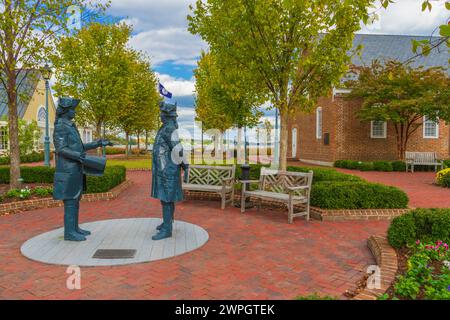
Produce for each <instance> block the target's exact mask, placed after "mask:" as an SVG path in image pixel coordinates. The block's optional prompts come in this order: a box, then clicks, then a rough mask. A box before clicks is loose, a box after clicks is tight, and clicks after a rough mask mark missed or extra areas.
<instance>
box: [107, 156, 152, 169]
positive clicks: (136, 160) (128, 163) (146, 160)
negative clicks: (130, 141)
mask: <svg viewBox="0 0 450 320" xmlns="http://www.w3.org/2000/svg"><path fill="white" fill-rule="evenodd" d="M107 165H108V166H125V168H127V169H151V168H152V159H151V158H150V157H130V159H109V160H108V162H107Z"/></svg>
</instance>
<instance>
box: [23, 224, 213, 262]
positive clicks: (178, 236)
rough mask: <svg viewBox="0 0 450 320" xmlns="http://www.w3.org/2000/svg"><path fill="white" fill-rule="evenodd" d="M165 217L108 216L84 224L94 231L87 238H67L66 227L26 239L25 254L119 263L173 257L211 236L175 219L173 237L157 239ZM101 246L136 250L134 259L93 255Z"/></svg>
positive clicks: (54, 259) (57, 259) (37, 258)
mask: <svg viewBox="0 0 450 320" xmlns="http://www.w3.org/2000/svg"><path fill="white" fill-rule="evenodd" d="M161 222H162V220H161V219H120V220H105V221H98V222H92V223H86V224H83V225H80V227H81V228H83V229H86V230H89V231H91V232H92V235H91V236H89V237H87V241H83V242H71V241H64V240H63V235H64V230H63V228H61V229H58V230H54V231H50V232H47V233H44V234H41V235H39V236H37V237H34V238H32V239H30V240H28V241H27V242H25V243H24V244H23V246H22V248H21V252H22V254H23V255H24V256H25V257H27V258H29V259H31V260H34V261H39V262H43V263H48V264H56V265H77V266H80V267H82V266H84V267H92V266H116V265H126V264H135V263H142V262H149V261H155V260H161V259H167V258H172V257H175V256H178V255H181V254H184V253H187V252H190V251H193V250H195V249H198V248H200V247H201V246H203V245H204V244H205V243H206V242H207V241H208V239H209V236H208V233H207V232H206V231H205V230H204V229H203V228H201V227H199V226H196V225H193V224H190V223H186V222H183V221H175V222H174V228H173V233H172V238H169V239H164V240H161V241H153V240H152V236H153V235H155V234H156V233H157V231H156V227H157V226H158V225H159V224H160V223H161ZM97 250H136V252H135V255H134V258H131V259H123V258H122V259H120V258H119V259H98V258H93V256H94V254H95V253H96V252H97Z"/></svg>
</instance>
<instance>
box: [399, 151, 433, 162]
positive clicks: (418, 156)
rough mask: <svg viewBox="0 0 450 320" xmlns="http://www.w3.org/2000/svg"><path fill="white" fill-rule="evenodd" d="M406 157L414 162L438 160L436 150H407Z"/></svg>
mask: <svg viewBox="0 0 450 320" xmlns="http://www.w3.org/2000/svg"><path fill="white" fill-rule="evenodd" d="M406 159H407V160H413V161H414V163H434V162H436V161H437V155H436V152H406Z"/></svg>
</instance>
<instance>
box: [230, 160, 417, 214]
mask: <svg viewBox="0 0 450 320" xmlns="http://www.w3.org/2000/svg"><path fill="white" fill-rule="evenodd" d="M261 167H263V165H250V179H251V180H258V179H259V176H260V171H261ZM266 167H267V166H266ZM287 169H288V171H293V172H309V171H313V172H314V179H313V188H312V191H311V205H312V206H315V207H319V208H322V209H337V210H338V209H403V208H407V207H408V202H409V199H408V196H407V195H406V193H405V192H403V191H402V190H400V189H398V188H395V187H389V186H385V185H381V184H374V183H369V182H367V181H365V180H364V179H362V178H360V177H357V176H354V175H350V174H345V173H341V172H338V171H336V170H335V169H325V168H306V167H293V166H291V167H288V168H287ZM236 171H237V172H236V177H237V178H240V176H241V168H240V166H237V170H236Z"/></svg>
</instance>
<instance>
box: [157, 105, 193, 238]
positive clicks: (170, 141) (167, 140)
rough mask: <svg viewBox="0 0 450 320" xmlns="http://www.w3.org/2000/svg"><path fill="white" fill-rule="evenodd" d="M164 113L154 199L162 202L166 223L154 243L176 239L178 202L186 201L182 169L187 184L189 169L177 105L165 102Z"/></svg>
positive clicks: (159, 135)
mask: <svg viewBox="0 0 450 320" xmlns="http://www.w3.org/2000/svg"><path fill="white" fill-rule="evenodd" d="M160 110H161V121H162V123H163V125H162V127H161V128H160V129H159V131H158V134H157V135H156V138H155V144H154V146H153V160H152V163H153V167H152V197H153V198H156V199H159V200H160V201H161V205H162V211H163V214H162V215H163V223H162V224H161V225H159V226H158V227H157V230H159V233H158V234H157V235H155V236H153V237H152V239H153V240H162V239H165V238H170V237H171V236H172V229H173V220H174V213H175V202H179V201H182V200H183V191H182V188H181V187H182V186H181V168H183V170H184V176H185V177H184V179H185V181H186V180H187V175H188V170H189V165H188V164H187V161H185V160H184V158H183V149H182V147H181V144H180V141H179V138H178V135H177V129H178V124H177V117H178V115H177V106H176V105H172V104H166V103H164V102H162V103H161V105H160Z"/></svg>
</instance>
